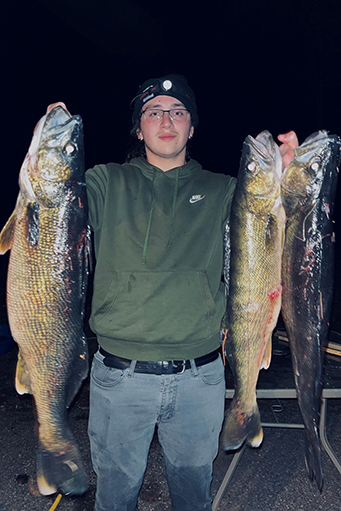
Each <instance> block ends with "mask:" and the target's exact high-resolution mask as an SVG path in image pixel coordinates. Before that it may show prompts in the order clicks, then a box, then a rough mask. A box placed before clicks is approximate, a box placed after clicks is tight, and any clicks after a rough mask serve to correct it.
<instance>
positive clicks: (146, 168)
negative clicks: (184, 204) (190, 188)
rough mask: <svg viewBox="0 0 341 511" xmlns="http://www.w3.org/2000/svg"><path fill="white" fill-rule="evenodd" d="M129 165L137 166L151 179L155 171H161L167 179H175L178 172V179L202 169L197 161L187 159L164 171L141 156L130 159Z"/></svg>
mask: <svg viewBox="0 0 341 511" xmlns="http://www.w3.org/2000/svg"><path fill="white" fill-rule="evenodd" d="M129 165H134V166H135V167H138V168H139V169H140V170H141V172H142V173H143V174H144V175H145V176H146V177H148V178H149V179H153V176H154V175H155V172H161V173H162V174H164V175H165V177H166V178H167V179H176V176H177V174H178V176H179V179H182V178H185V177H189V176H191V174H193V173H194V172H196V171H198V170H202V166H201V165H200V163H198V162H197V161H196V160H189V161H188V162H187V163H185V164H184V165H181V167H175V168H174V169H171V170H167V171H164V170H161V169H159V167H155V166H154V165H151V164H150V163H148V161H147V160H146V159H145V158H143V157H142V156H139V157H138V158H133V159H132V160H130V162H129Z"/></svg>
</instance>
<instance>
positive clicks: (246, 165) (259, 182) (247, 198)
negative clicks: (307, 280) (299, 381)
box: [222, 131, 285, 450]
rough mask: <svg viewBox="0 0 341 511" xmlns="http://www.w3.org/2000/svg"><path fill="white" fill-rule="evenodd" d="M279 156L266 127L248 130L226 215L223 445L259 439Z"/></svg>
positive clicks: (272, 293) (271, 308) (277, 227)
mask: <svg viewBox="0 0 341 511" xmlns="http://www.w3.org/2000/svg"><path fill="white" fill-rule="evenodd" d="M281 173H282V159H281V155H280V152H279V149H278V146H277V144H276V143H275V142H274V140H273V138H272V136H271V134H270V133H269V132H267V131H264V132H262V133H260V134H259V135H258V136H257V137H256V139H254V138H253V137H251V136H248V137H247V138H246V140H245V142H244V145H243V153H242V157H241V163H240V168H239V174H238V181H237V187H236V191H235V194H234V198H233V203H232V208H231V217H230V242H229V243H230V247H231V262H230V279H229V293H230V295H229V298H228V306H227V312H226V324H227V330H228V334H227V342H226V352H227V358H228V360H229V363H230V366H231V369H232V372H233V375H234V383H235V394H234V398H233V400H232V403H231V405H230V407H229V409H228V411H227V415H226V419H225V424H224V428H223V434H222V445H223V448H224V449H225V450H229V449H237V448H238V447H239V446H240V445H242V444H243V442H244V441H245V440H246V441H247V443H248V444H250V445H251V446H253V447H258V446H259V445H260V443H261V442H262V439H263V431H262V426H261V422H260V414H259V410H258V405H257V400H256V384H257V380H258V374H259V371H260V369H262V368H265V369H267V368H268V367H269V365H270V360H271V335H272V331H273V329H274V327H275V325H276V322H277V318H278V315H279V311H280V307H281V291H282V286H281V255H282V250H283V235H284V225H285V214H284V209H283V205H282V203H281V198H280V180H281Z"/></svg>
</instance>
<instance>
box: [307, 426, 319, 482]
mask: <svg viewBox="0 0 341 511" xmlns="http://www.w3.org/2000/svg"><path fill="white" fill-rule="evenodd" d="M305 464H306V467H307V471H308V474H309V477H310V479H311V480H312V481H313V480H314V479H315V480H316V484H317V486H318V488H319V490H320V491H322V487H323V472H322V459H321V444H320V440H319V438H316V436H315V438H314V441H311V439H309V438H308V436H307V435H306V437H305Z"/></svg>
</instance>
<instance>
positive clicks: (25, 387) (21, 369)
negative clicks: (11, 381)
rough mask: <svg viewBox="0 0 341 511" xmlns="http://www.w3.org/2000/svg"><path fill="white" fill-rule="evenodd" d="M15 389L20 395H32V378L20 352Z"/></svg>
mask: <svg viewBox="0 0 341 511" xmlns="http://www.w3.org/2000/svg"><path fill="white" fill-rule="evenodd" d="M15 389H16V391H17V392H18V394H32V390H31V378H30V375H29V373H28V370H27V367H26V364H25V360H24V358H23V356H22V353H21V351H20V350H19V352H18V362H17V368H16V371H15Z"/></svg>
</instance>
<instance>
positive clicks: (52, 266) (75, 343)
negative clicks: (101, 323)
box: [0, 107, 89, 495]
mask: <svg viewBox="0 0 341 511" xmlns="http://www.w3.org/2000/svg"><path fill="white" fill-rule="evenodd" d="M19 182H20V192H19V196H18V200H17V204H16V208H15V210H14V212H13V214H12V216H11V218H10V219H9V221H8V222H7V224H6V225H5V227H4V228H3V230H2V232H1V234H0V252H1V253H5V252H6V250H8V249H11V254H10V259H9V267H8V279H7V307H8V317H9V322H10V328H11V333H12V335H13V338H14V339H15V340H16V342H17V343H18V346H19V355H18V363H17V370H16V389H17V391H18V392H19V393H20V394H23V393H27V392H28V393H32V394H33V397H34V400H35V405H36V410H37V419H38V423H39V428H38V429H39V445H38V451H37V480H38V487H39V490H40V492H41V493H42V494H44V495H48V494H51V493H54V492H56V491H57V490H58V489H60V490H61V491H63V492H64V493H65V494H70V495H78V494H82V493H84V492H85V491H86V489H87V486H88V485H87V478H86V475H85V472H84V468H83V464H82V461H81V457H80V454H79V451H78V447H77V445H76V443H75V440H74V438H73V435H72V432H71V430H70V429H69V427H68V424H67V408H68V406H69V405H70V403H71V401H72V399H73V398H74V397H75V395H76V393H77V391H78V389H79V387H80V385H81V382H82V380H83V378H84V377H85V376H86V375H87V372H88V352H87V345H86V341H85V337H84V334H83V311H84V302H85V293H86V282H87V263H88V252H89V228H88V226H87V202H86V190H85V182H84V156H83V129H82V121H81V119H80V117H79V116H73V117H71V115H70V114H69V113H68V112H66V111H65V110H64V109H63V108H62V107H56V108H54V109H53V110H52V111H51V112H50V113H49V114H48V115H46V116H44V117H43V118H42V119H41V120H40V121H39V123H38V125H37V127H36V129H35V131H34V135H33V139H32V142H31V145H30V148H29V151H28V153H27V155H26V157H25V160H24V162H23V165H22V167H21V171H20V179H19Z"/></svg>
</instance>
